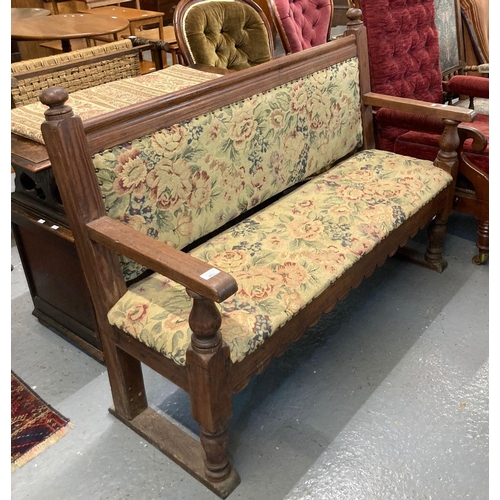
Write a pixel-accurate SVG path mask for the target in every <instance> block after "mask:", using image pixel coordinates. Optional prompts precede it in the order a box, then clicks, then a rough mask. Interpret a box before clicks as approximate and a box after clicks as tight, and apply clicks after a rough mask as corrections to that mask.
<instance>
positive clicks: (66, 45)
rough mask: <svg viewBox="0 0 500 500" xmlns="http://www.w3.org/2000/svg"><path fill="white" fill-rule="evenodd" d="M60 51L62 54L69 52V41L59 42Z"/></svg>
mask: <svg viewBox="0 0 500 500" xmlns="http://www.w3.org/2000/svg"><path fill="white" fill-rule="evenodd" d="M61 45H62V51H63V52H71V41H70V40H61Z"/></svg>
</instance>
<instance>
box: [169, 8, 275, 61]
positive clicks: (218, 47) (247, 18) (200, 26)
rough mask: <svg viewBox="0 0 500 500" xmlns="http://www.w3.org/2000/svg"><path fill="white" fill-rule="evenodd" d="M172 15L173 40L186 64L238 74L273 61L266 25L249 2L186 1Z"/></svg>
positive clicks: (260, 13) (272, 48) (257, 9)
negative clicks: (176, 41)
mask: <svg viewBox="0 0 500 500" xmlns="http://www.w3.org/2000/svg"><path fill="white" fill-rule="evenodd" d="M252 4H253V5H252ZM176 15H177V16H178V18H177V22H175V23H174V26H175V29H176V36H177V39H178V40H179V39H180V41H179V47H180V49H181V52H182V55H183V57H184V58H185V59H186V60H187V61H188V63H189V64H205V65H208V66H214V67H218V68H226V69H232V70H240V69H245V68H249V67H251V66H255V65H257V64H261V63H263V62H267V61H270V60H271V59H272V58H273V55H274V47H273V46H272V37H271V36H270V27H269V24H268V22H267V20H266V19H265V18H264V16H263V13H262V11H261V9H260V7H259V6H258V5H257V4H254V3H253V2H251V1H240V0H203V1H195V2H193V1H191V0H189V2H181V4H179V5H178V6H177V9H176Z"/></svg>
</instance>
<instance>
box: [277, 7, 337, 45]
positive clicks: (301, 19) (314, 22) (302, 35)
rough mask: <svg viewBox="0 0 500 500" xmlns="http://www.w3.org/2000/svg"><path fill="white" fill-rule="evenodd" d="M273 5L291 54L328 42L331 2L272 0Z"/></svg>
mask: <svg viewBox="0 0 500 500" xmlns="http://www.w3.org/2000/svg"><path fill="white" fill-rule="evenodd" d="M274 4H275V6H276V10H277V12H278V16H279V19H280V21H281V24H282V26H283V30H284V32H285V35H286V38H287V39H288V43H289V46H290V51H291V52H300V51H301V50H304V49H308V48H310V47H315V46H316V45H320V44H322V43H325V42H327V41H328V39H329V35H330V23H331V16H332V3H331V0H274ZM285 50H286V47H285Z"/></svg>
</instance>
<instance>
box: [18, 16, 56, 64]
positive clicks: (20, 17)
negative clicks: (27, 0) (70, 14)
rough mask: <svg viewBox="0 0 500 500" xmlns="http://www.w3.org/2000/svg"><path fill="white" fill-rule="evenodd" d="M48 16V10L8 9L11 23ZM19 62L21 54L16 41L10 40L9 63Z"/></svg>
mask: <svg viewBox="0 0 500 500" xmlns="http://www.w3.org/2000/svg"><path fill="white" fill-rule="evenodd" d="M45 16H50V10H47V9H34V8H33V9H32V8H23V7H13V8H11V9H10V20H11V23H12V21H13V20H14V19H27V18H29V17H45ZM20 60H21V52H20V50H19V46H18V44H17V40H12V39H11V49H10V62H11V63H13V62H17V61H20Z"/></svg>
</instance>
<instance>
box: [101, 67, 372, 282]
mask: <svg viewBox="0 0 500 500" xmlns="http://www.w3.org/2000/svg"><path fill="white" fill-rule="evenodd" d="M358 81H359V79H358V61H357V59H355V58H353V59H349V60H347V61H343V62H341V63H339V64H336V65H334V66H331V67H329V68H327V69H325V70H322V71H318V72H316V73H313V74H311V75H308V76H304V77H303V78H301V79H299V80H295V81H292V82H289V83H287V84H284V85H282V86H279V87H276V88H273V89H271V90H269V91H266V92H264V93H260V94H256V95H253V96H251V97H248V98H246V99H243V100H241V101H238V102H235V103H233V104H231V105H229V106H226V107H223V108H221V109H217V110H214V111H212V112H209V113H206V114H204V115H202V116H198V117H196V118H193V119H190V120H187V121H185V122H182V123H179V124H177V125H175V126H172V127H167V128H164V129H161V130H158V131H156V132H154V133H153V134H151V135H148V136H145V137H141V138H138V139H136V140H133V141H131V142H127V143H125V144H121V145H119V146H116V147H114V148H112V149H108V150H105V151H101V152H99V153H97V154H95V155H94V157H93V160H94V165H95V168H96V172H97V175H98V178H99V183H100V185H101V190H102V193H103V197H104V200H105V206H106V209H107V211H108V215H109V216H110V217H113V218H116V219H119V220H122V221H125V222H127V223H129V224H132V225H133V226H134V227H135V228H136V229H138V230H140V231H141V232H143V233H145V234H148V235H149V236H151V237H153V238H156V239H158V240H161V241H165V242H168V243H170V244H171V245H173V246H174V247H176V248H184V247H185V246H186V245H188V244H190V243H192V242H193V241H196V240H197V239H199V238H200V237H202V236H204V235H207V234H208V233H210V232H212V231H214V230H216V229H217V228H219V227H221V226H222V225H223V224H225V223H226V222H228V221H230V220H231V219H234V218H235V217H236V216H238V215H239V214H241V213H243V212H245V211H246V210H248V209H250V208H252V207H255V206H256V205H258V204H260V203H262V202H263V201H265V200H267V199H269V198H270V197H272V196H274V195H276V194H278V193H280V192H282V191H283V190H284V189H285V188H287V187H290V186H293V185H294V184H296V183H298V182H300V181H302V180H303V179H305V178H307V177H308V176H311V175H314V174H315V173H317V172H319V171H321V170H324V169H326V168H328V167H329V166H331V165H332V164H333V163H334V162H335V161H336V160H338V159H340V158H342V157H344V156H345V155H346V154H348V153H350V152H351V151H353V150H354V149H356V148H357V147H359V146H360V145H361V141H362V125H361V114H360V93H359V86H358ZM142 270H143V269H142V268H141V267H140V266H138V265H137V264H135V263H133V262H125V261H124V275H125V278H126V279H132V278H134V277H136V276H137V275H138V274H140V272H142Z"/></svg>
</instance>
